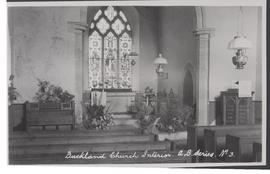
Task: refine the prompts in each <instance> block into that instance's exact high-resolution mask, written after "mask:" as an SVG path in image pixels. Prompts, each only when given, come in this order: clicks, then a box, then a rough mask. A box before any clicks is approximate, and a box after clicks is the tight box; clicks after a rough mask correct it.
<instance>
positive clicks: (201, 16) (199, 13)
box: [195, 6, 205, 28]
mask: <svg viewBox="0 0 270 174" xmlns="http://www.w3.org/2000/svg"><path fill="white" fill-rule="evenodd" d="M195 14H196V20H197V21H196V27H197V28H204V27H205V8H204V7H201V6H195Z"/></svg>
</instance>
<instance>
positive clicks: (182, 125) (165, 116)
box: [156, 106, 194, 133]
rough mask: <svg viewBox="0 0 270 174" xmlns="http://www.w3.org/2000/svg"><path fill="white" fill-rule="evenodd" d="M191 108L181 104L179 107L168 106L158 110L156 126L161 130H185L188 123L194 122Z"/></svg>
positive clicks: (169, 131) (171, 131)
mask: <svg viewBox="0 0 270 174" xmlns="http://www.w3.org/2000/svg"><path fill="white" fill-rule="evenodd" d="M192 118H193V108H191V107H189V106H183V107H181V108H173V107H169V108H168V109H167V110H165V111H161V112H160V118H159V119H158V121H157V123H156V128H157V129H158V130H159V131H161V132H168V133H174V132H177V131H185V130H186V129H187V126H188V125H191V124H193V123H194V121H193V119H192Z"/></svg>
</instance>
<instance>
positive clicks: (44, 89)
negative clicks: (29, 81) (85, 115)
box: [34, 79, 74, 103]
mask: <svg viewBox="0 0 270 174" xmlns="http://www.w3.org/2000/svg"><path fill="white" fill-rule="evenodd" d="M37 80H38V87H39V89H38V92H37V93H36V94H35V97H34V99H35V100H37V101H38V102H40V103H48V102H62V103H68V102H70V101H72V100H73V98H74V95H72V94H70V93H69V92H68V91H66V90H65V91H64V90H63V89H62V88H61V87H60V86H55V85H51V84H50V83H49V81H46V80H40V79H37Z"/></svg>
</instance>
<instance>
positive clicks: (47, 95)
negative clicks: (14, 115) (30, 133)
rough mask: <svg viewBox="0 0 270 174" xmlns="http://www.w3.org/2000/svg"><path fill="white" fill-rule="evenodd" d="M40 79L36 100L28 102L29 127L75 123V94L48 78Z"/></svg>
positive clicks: (27, 116)
mask: <svg viewBox="0 0 270 174" xmlns="http://www.w3.org/2000/svg"><path fill="white" fill-rule="evenodd" d="M37 80H38V91H37V92H36V94H35V97H34V99H35V101H36V102H26V119H27V128H29V127H31V126H42V127H43V129H45V126H56V129H58V127H59V126H60V125H70V126H71V129H73V127H74V124H75V115H74V101H73V98H74V95H72V94H70V93H69V92H68V91H66V90H65V91H64V90H63V89H62V88H61V87H60V86H56V85H51V84H50V83H49V82H48V81H46V80H40V79H37Z"/></svg>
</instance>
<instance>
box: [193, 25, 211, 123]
mask: <svg viewBox="0 0 270 174" xmlns="http://www.w3.org/2000/svg"><path fill="white" fill-rule="evenodd" d="M194 34H195V37H197V40H198V42H197V43H198V47H197V49H198V50H197V53H198V55H197V57H198V59H197V67H196V76H197V78H196V79H197V81H196V84H197V85H196V118H197V123H198V125H208V124H209V122H208V115H209V114H208V107H209V106H208V104H209V74H210V73H209V72H210V67H209V64H210V38H211V36H213V34H214V29H213V28H200V29H197V30H196V31H195V32H194Z"/></svg>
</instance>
